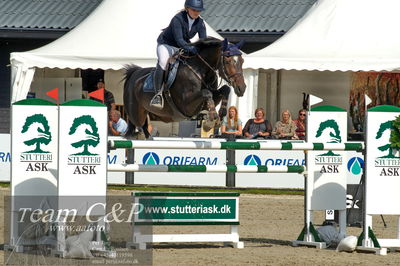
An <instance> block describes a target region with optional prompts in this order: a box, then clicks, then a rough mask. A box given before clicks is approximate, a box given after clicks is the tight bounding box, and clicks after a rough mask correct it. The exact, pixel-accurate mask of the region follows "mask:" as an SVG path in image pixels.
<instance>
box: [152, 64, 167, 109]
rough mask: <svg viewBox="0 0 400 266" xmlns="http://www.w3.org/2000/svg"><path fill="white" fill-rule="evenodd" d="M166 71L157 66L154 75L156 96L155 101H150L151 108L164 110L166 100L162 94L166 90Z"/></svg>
mask: <svg viewBox="0 0 400 266" xmlns="http://www.w3.org/2000/svg"><path fill="white" fill-rule="evenodd" d="M164 72H165V71H164V70H163V69H162V68H161V67H160V66H159V65H158V64H157V68H156V72H155V73H154V91H155V93H156V95H154V97H153V99H151V101H150V106H153V107H156V108H159V109H162V108H163V107H164V99H163V96H162V92H163V89H164V86H163V81H164Z"/></svg>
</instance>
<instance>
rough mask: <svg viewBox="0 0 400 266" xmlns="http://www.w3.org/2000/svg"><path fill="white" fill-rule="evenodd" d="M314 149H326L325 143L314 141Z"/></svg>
mask: <svg viewBox="0 0 400 266" xmlns="http://www.w3.org/2000/svg"><path fill="white" fill-rule="evenodd" d="M313 150H314V151H322V150H324V144H323V143H313Z"/></svg>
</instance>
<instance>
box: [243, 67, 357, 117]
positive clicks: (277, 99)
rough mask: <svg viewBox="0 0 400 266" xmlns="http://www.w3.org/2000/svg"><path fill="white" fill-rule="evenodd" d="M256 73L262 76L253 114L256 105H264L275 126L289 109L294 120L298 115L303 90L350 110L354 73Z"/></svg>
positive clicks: (258, 85) (284, 71) (265, 71)
mask: <svg viewBox="0 0 400 266" xmlns="http://www.w3.org/2000/svg"><path fill="white" fill-rule="evenodd" d="M255 73H257V74H258V77H257V85H255V86H256V89H254V95H253V96H254V97H255V96H256V97H255V98H254V100H255V103H254V106H253V107H254V108H253V111H252V115H254V114H253V113H254V109H255V108H256V107H262V108H264V109H265V110H266V118H267V119H268V120H269V121H270V122H271V123H272V125H274V123H275V122H276V121H278V120H279V119H280V115H281V113H282V111H283V110H285V109H288V110H289V111H290V112H291V113H292V116H293V118H294V119H296V118H297V113H298V111H299V110H300V109H301V108H302V102H303V94H302V93H303V92H304V93H307V94H313V95H316V96H318V97H320V98H323V99H324V102H323V103H322V104H330V105H336V106H339V107H341V108H344V109H349V93H350V86H351V73H352V72H341V71H335V72H331V71H296V70H265V69H259V70H258V71H255V72H253V74H255ZM249 102H250V101H249Z"/></svg>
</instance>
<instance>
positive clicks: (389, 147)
mask: <svg viewBox="0 0 400 266" xmlns="http://www.w3.org/2000/svg"><path fill="white" fill-rule="evenodd" d="M394 129H395V128H394V125H393V121H391V120H389V121H386V122H384V123H382V124H381V125H380V126H379V129H378V132H377V133H376V137H375V139H380V138H382V135H383V133H384V132H385V131H386V130H390V131H391V136H390V142H388V143H387V144H385V145H382V146H379V147H378V150H380V151H388V154H387V155H385V156H382V157H378V158H398V157H395V156H394V155H393V154H394V153H395V152H396V151H398V150H399V149H400V147H399V146H398V145H396V144H395V143H394V142H395V141H394V140H393V138H396V130H394ZM391 142H392V143H391Z"/></svg>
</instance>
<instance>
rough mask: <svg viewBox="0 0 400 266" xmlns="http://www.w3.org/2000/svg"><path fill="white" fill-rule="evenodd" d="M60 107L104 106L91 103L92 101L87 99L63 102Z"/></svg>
mask: <svg viewBox="0 0 400 266" xmlns="http://www.w3.org/2000/svg"><path fill="white" fill-rule="evenodd" d="M61 105H62V106H98V107H102V106H104V107H105V105H104V104H102V103H100V102H96V101H93V100H89V99H77V100H71V101H68V102H65V103H63V104H61Z"/></svg>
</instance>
